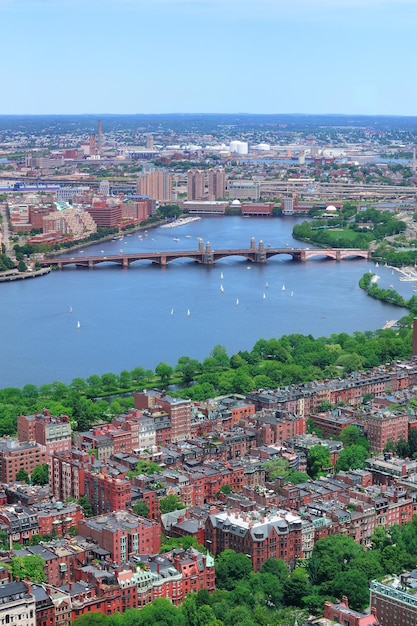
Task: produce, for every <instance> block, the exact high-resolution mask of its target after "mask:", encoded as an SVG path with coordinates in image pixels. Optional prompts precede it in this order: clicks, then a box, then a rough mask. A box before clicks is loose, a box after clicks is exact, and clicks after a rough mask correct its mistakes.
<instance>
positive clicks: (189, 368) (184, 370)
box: [175, 356, 201, 384]
mask: <svg viewBox="0 0 417 626" xmlns="http://www.w3.org/2000/svg"><path fill="white" fill-rule="evenodd" d="M200 370H201V365H200V363H199V362H198V361H197V360H196V359H190V357H188V356H182V357H180V358H179V359H178V363H177V366H176V368H175V371H176V372H178V373H179V374H180V375H181V376H182V379H183V381H184V382H185V383H186V384H188V383H190V382H191V381H192V380H194V378H195V375H196V373H197V372H198V371H200Z"/></svg>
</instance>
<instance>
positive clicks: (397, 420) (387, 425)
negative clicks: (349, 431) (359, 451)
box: [366, 411, 408, 452]
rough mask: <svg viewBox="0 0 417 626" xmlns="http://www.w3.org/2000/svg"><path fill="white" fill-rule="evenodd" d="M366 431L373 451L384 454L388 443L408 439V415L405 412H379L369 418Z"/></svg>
mask: <svg viewBox="0 0 417 626" xmlns="http://www.w3.org/2000/svg"><path fill="white" fill-rule="evenodd" d="M366 430H367V437H368V441H369V443H370V446H371V449H372V450H376V451H377V452H382V451H383V449H384V447H385V446H386V444H387V443H388V441H390V440H391V441H393V442H394V443H396V442H397V441H398V440H399V439H405V440H407V439H408V415H407V413H406V412H405V411H403V412H396V411H395V412H394V411H378V412H377V413H375V414H373V415H370V416H369V417H368V418H367V423H366Z"/></svg>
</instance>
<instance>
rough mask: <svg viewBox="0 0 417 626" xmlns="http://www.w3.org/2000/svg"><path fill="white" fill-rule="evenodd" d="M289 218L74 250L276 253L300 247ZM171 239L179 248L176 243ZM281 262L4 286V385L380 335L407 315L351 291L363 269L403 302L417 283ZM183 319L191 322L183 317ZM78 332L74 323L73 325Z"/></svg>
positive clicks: (231, 262) (382, 271)
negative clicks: (289, 340)
mask: <svg viewBox="0 0 417 626" xmlns="http://www.w3.org/2000/svg"><path fill="white" fill-rule="evenodd" d="M297 221H298V220H297V218H292V217H285V218H242V217H207V218H202V219H201V220H199V221H195V222H192V223H189V224H187V225H185V226H180V227H177V228H173V229H168V228H166V229H164V228H161V227H157V228H155V229H149V230H148V232H147V233H146V234H145V233H142V234H141V235H138V233H133V234H130V235H128V236H126V237H125V238H124V239H123V240H117V241H110V242H106V243H100V244H95V245H94V246H91V247H85V249H84V250H82V251H78V252H71V253H70V256H75V257H76V256H83V255H89V254H91V255H93V254H102V255H103V256H106V255H107V254H115V253H119V251H120V250H123V249H124V250H127V251H131V252H141V251H143V252H145V251H148V250H154V251H163V250H172V249H179V250H193V249H197V246H198V238H199V237H200V238H202V239H203V241H204V243H206V242H207V241H210V243H211V245H212V248H213V249H216V248H218V249H224V248H241V247H247V248H248V247H249V245H250V240H251V237H255V240H256V242H257V243H258V242H259V241H260V240H263V241H264V244H265V246H268V244H269V245H271V246H272V247H284V246H287V245H288V247H290V248H291V247H306V244H303V243H301V242H298V241H296V240H294V239H293V238H292V235H291V233H292V228H293V226H294V224H295V223H297ZM174 238H175V239H178V241H176V240H174ZM290 259H291V257H283V256H279V257H276V258H273V259H271V260H269V261H268V262H267V263H266V264H265V265H254V264H253V265H251V264H248V262H247V261H246V260H245V259H243V258H238V257H236V258H234V257H232V258H228V259H225V260H222V261H221V262H218V263H216V264H215V265H214V266H211V267H206V266H201V265H199V264H196V263H194V262H191V261H189V260H183V261H176V262H173V263H170V264H169V265H168V266H167V267H165V268H161V267H159V266H154V265H151V264H149V263H145V262H141V263H135V264H133V265H131V266H130V267H129V268H128V269H121V268H120V267H119V266H116V265H111V264H103V265H99V266H96V267H95V268H94V269H93V270H87V269H81V268H78V269H76V268H75V267H71V268H66V269H64V270H62V271H56V272H51V273H50V274H49V275H47V276H45V277H43V278H38V279H33V280H24V281H16V282H12V283H3V284H1V285H0V319H1V328H2V333H1V339H0V354H1V359H0V387H22V386H23V385H25V384H27V383H32V384H35V385H37V386H39V385H41V384H46V383H51V382H54V381H62V382H65V383H70V382H71V380H72V379H73V378H75V377H78V376H81V377H83V378H86V377H88V376H90V375H91V374H98V375H101V374H103V373H106V372H114V373H119V372H120V371H121V370H124V369H127V370H132V369H133V368H134V367H137V366H140V367H144V368H146V369H148V368H150V369H154V368H155V366H156V365H157V364H158V363H160V362H161V361H165V362H166V363H168V364H169V365H171V366H175V365H176V363H177V361H178V358H179V357H181V356H189V357H191V358H195V359H198V360H203V359H204V358H206V357H207V356H209V354H210V351H211V350H212V348H213V347H214V346H215V345H217V344H221V345H223V346H225V348H226V349H227V352H228V354H229V355H232V354H234V353H235V352H237V351H238V350H250V349H251V348H252V347H253V345H254V344H255V342H256V341H257V340H258V339H260V338H265V339H270V338H272V337H280V336H281V335H284V334H290V333H302V334H312V335H313V336H314V337H320V336H329V335H330V334H332V333H337V332H343V331H346V332H348V333H352V332H353V331H355V330H374V329H377V328H381V327H382V326H383V325H384V324H385V322H386V321H387V320H389V319H398V318H400V317H402V316H403V315H404V314H405V313H406V311H404V310H401V309H398V308H396V307H393V306H390V305H386V304H383V303H381V302H378V301H375V300H372V299H371V298H369V297H367V296H366V294H365V293H364V292H363V291H362V290H361V289H359V287H358V281H359V279H360V277H361V276H362V275H363V274H364V273H365V272H366V271H368V270H370V269H372V270H373V271H375V272H377V273H378V274H379V275H380V277H381V279H380V283H379V284H380V285H381V286H382V287H388V286H390V285H391V284H392V285H393V286H394V287H395V289H397V290H398V291H399V292H400V293H402V294H403V295H404V296H406V297H410V296H411V295H412V293H413V287H414V286H415V285H417V283H405V282H400V281H399V276H400V275H399V274H398V273H395V274H392V273H391V270H390V269H389V268H377V269H375V266H374V264H373V263H371V262H369V261H365V260H359V259H358V260H352V261H342V262H340V263H337V262H335V261H332V260H324V259H323V260H315V261H308V262H306V263H295V262H293V261H292V260H290ZM188 312H189V314H188ZM78 326H79V327H78Z"/></svg>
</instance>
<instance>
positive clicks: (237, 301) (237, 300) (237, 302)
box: [236, 298, 239, 306]
mask: <svg viewBox="0 0 417 626" xmlns="http://www.w3.org/2000/svg"><path fill="white" fill-rule="evenodd" d="M238 304H239V298H236V306H238Z"/></svg>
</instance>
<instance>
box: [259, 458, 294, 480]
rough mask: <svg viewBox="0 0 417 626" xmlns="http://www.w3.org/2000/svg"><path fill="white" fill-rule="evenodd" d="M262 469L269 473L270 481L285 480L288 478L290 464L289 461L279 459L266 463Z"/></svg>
mask: <svg viewBox="0 0 417 626" xmlns="http://www.w3.org/2000/svg"><path fill="white" fill-rule="evenodd" d="M262 467H263V468H264V469H265V471H266V472H267V477H268V480H270V481H274V480H276V479H277V478H283V479H285V478H286V477H287V475H288V472H289V467H290V464H289V462H288V460H287V459H284V458H277V459H271V460H270V461H266V462H265V463H263V465H262Z"/></svg>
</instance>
